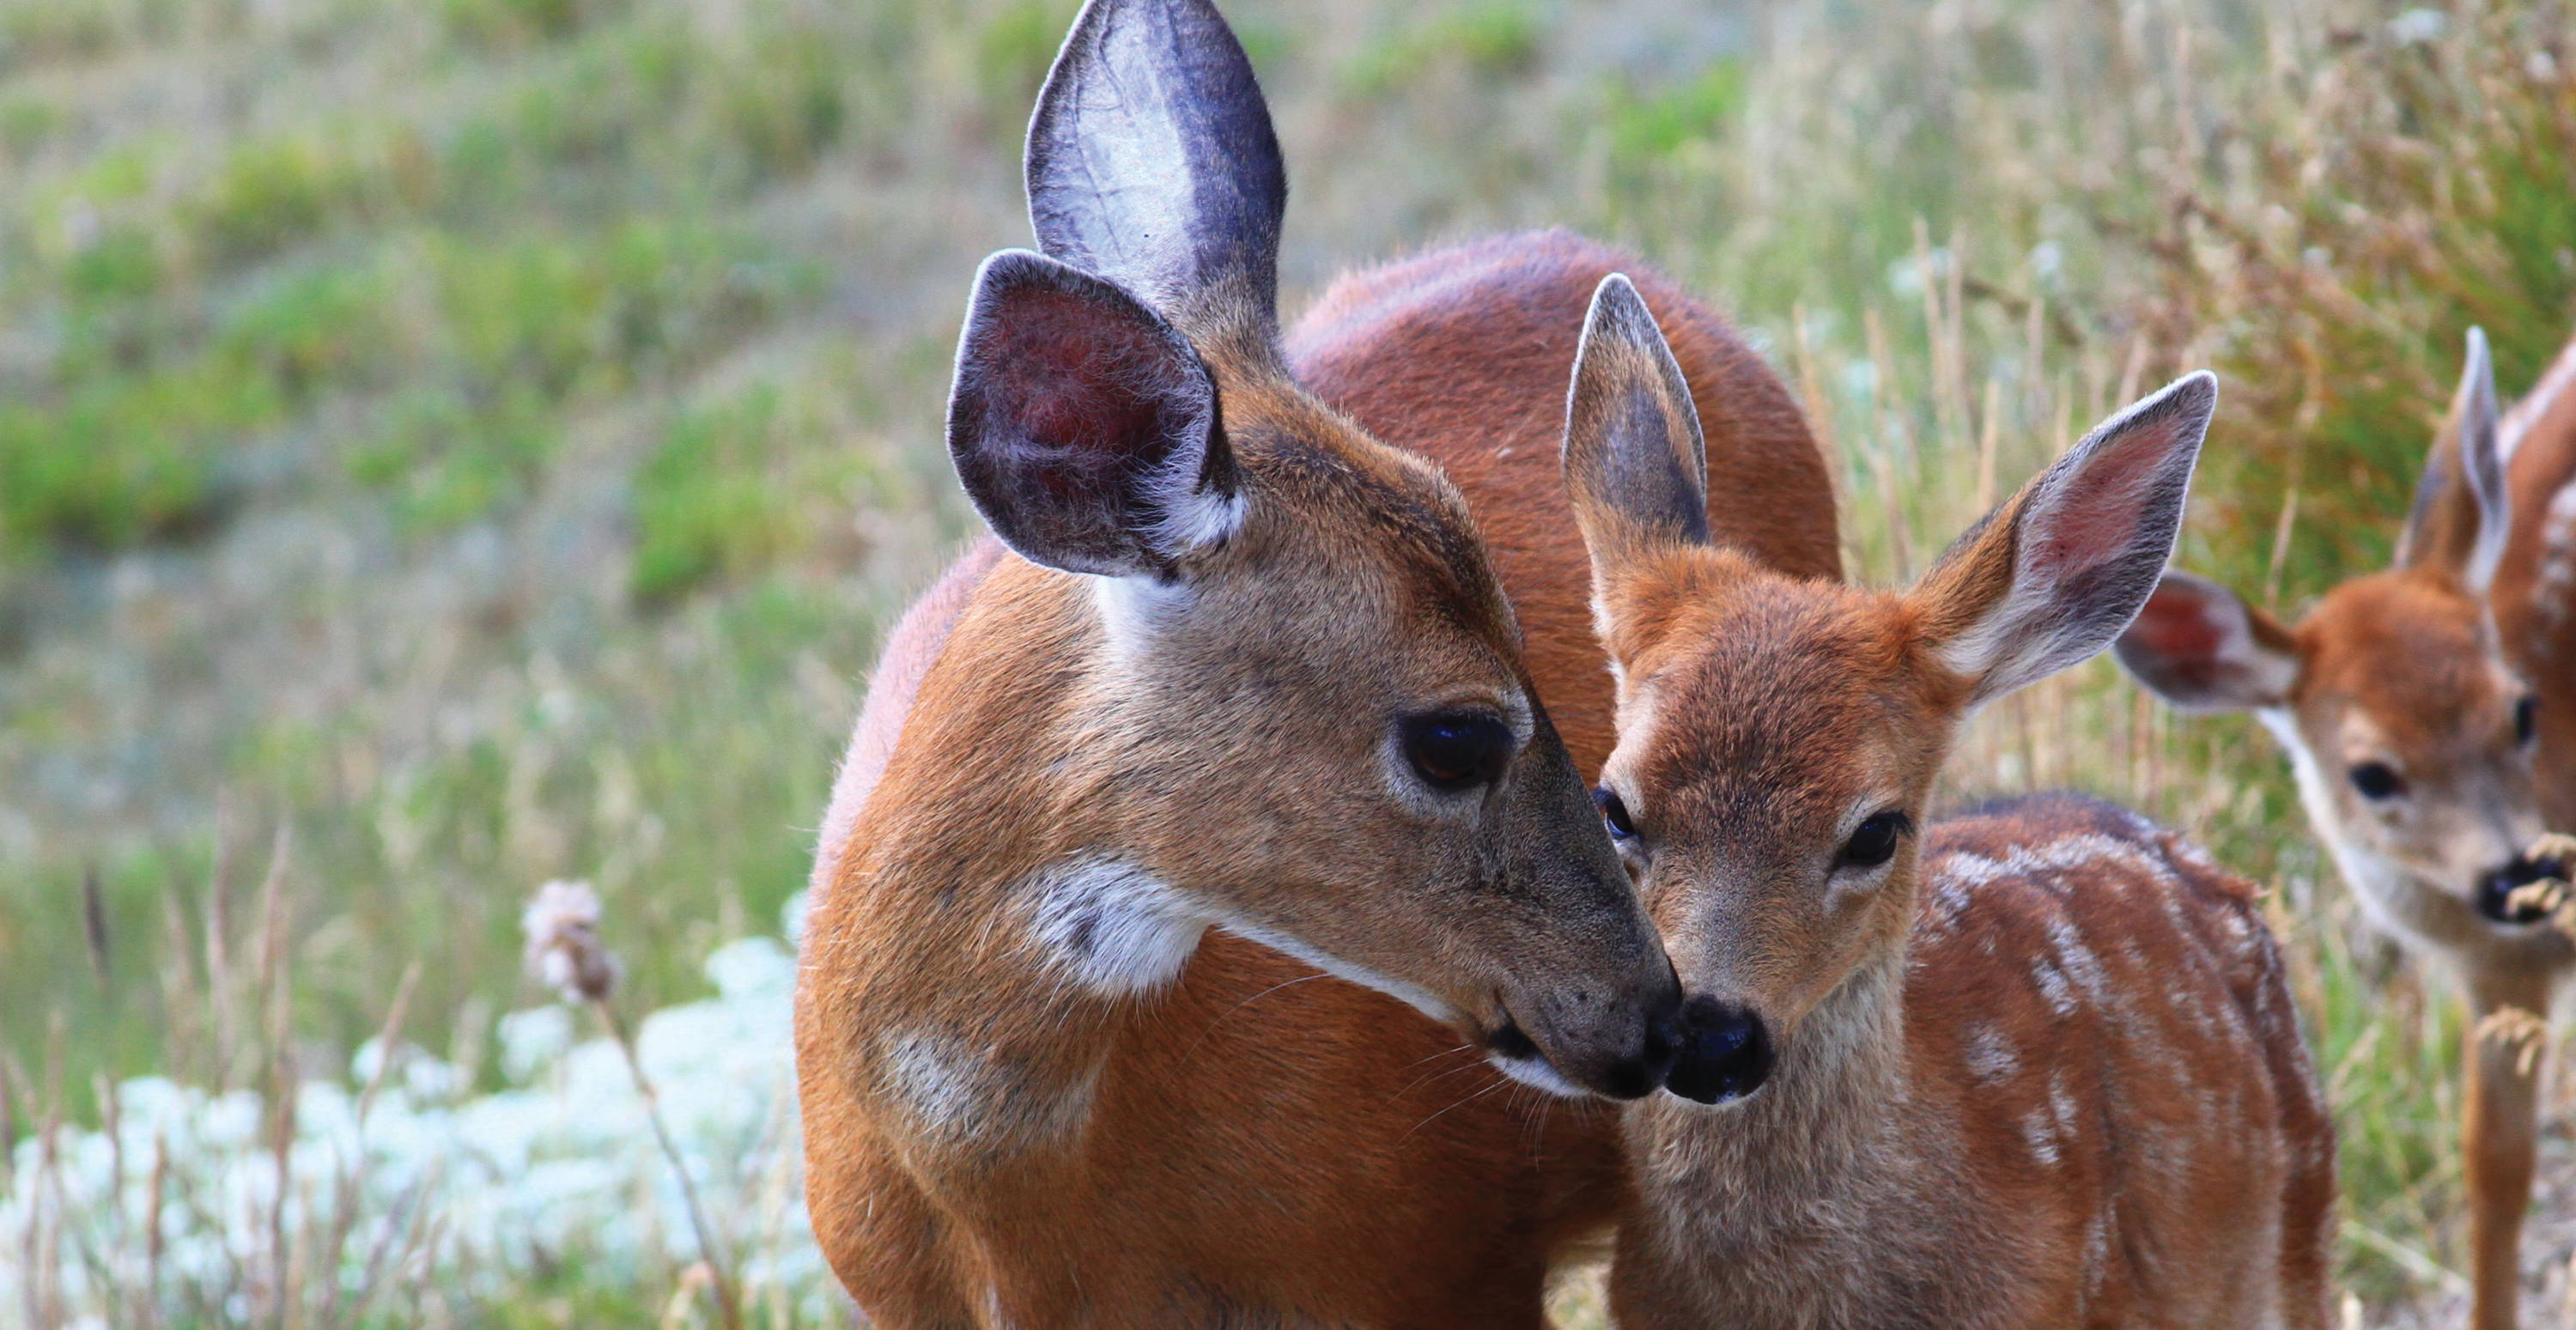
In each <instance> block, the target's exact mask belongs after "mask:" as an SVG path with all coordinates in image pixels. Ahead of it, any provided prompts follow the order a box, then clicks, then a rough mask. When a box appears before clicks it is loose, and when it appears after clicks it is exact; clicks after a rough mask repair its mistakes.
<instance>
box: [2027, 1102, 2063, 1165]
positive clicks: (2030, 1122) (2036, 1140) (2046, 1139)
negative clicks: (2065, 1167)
mask: <svg viewBox="0 0 2576 1330" xmlns="http://www.w3.org/2000/svg"><path fill="white" fill-rule="evenodd" d="M2021 1138H2022V1141H2023V1142H2024V1143H2025V1144H2027V1145H2029V1146H2030V1157H2031V1158H2033V1159H2036V1160H2038V1161H2039V1162H2041V1163H2043V1164H2046V1165H2049V1166H2050V1167H2052V1168H2053V1167H2055V1166H2056V1164H2057V1160H2058V1150H2057V1124H2056V1123H2055V1122H2054V1121H2052V1120H2051V1118H2050V1116H2049V1112H2048V1110H2047V1109H2044V1108H2034V1109H2032V1110H2031V1111H2029V1112H2028V1113H2025V1114H2023V1115H2022V1119H2021Z"/></svg>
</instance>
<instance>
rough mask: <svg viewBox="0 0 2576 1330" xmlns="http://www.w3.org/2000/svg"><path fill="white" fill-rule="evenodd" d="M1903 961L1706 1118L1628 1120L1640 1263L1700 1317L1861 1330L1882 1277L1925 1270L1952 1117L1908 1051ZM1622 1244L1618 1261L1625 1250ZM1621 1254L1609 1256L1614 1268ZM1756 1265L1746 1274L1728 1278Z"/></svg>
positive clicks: (1931, 1257) (1647, 1111) (1638, 1116)
mask: <svg viewBox="0 0 2576 1330" xmlns="http://www.w3.org/2000/svg"><path fill="white" fill-rule="evenodd" d="M1904 978H1905V961H1904V957H1903V956H1902V955H1897V956H1892V957H1888V958H1884V959H1882V960H1879V961H1874V962H1872V963H1871V964H1870V965H1869V966H1868V967H1866V968H1864V969H1863V970H1861V971H1858V972H1856V973H1854V974H1853V975H1852V976H1851V977H1850V978H1849V979H1847V980H1845V981H1844V982H1843V984H1842V985H1841V986H1840V987H1838V988H1836V989H1835V990H1834V992H1833V993H1832V994H1830V995H1828V996H1827V997H1826V999H1825V1000H1824V1002H1823V1003H1821V1004H1820V1005H1819V1006H1818V1007H1817V1008H1816V1009H1815V1010H1814V1011H1813V1012H1811V1013H1809V1014H1808V1016H1807V1018H1806V1019H1805V1020H1804V1021H1802V1022H1800V1024H1799V1026H1798V1028H1797V1030H1796V1031H1795V1032H1794V1033H1793V1034H1792V1036H1791V1037H1790V1038H1789V1039H1788V1040H1786V1041H1785V1042H1784V1043H1783V1045H1782V1048H1781V1056H1780V1061H1779V1063H1778V1064H1777V1065H1776V1066H1774V1067H1773V1069H1772V1072H1771V1076H1770V1078H1769V1080H1768V1081H1767V1082H1766V1083H1765V1085H1764V1087H1763V1089H1762V1090H1761V1091H1760V1092H1759V1093H1758V1094H1756V1095H1754V1096H1753V1097H1752V1098H1750V1099H1748V1100H1745V1101H1744V1102H1742V1103H1740V1104H1737V1105H1733V1106H1729V1107H1720V1108H1717V1109H1714V1110H1712V1109H1707V1108H1701V1107H1698V1106H1695V1105H1689V1104H1684V1103H1681V1102H1679V1101H1676V1100H1673V1099H1670V1098H1658V1099H1655V1100H1652V1101H1649V1102H1648V1103H1647V1104H1646V1105H1645V1106H1643V1107H1641V1108H1640V1109H1638V1110H1634V1111H1633V1112H1632V1115H1631V1117H1630V1119H1629V1143H1630V1157H1631V1160H1632V1165H1633V1167H1634V1168H1635V1170H1636V1175H1637V1181H1638V1187H1639V1189H1640V1191H1641V1193H1642V1194H1643V1197H1644V1200H1645V1205H1644V1206H1643V1209H1642V1213H1643V1214H1644V1216H1646V1217H1645V1218H1644V1219H1643V1220H1642V1221H1636V1222H1642V1223H1643V1225H1644V1226H1645V1231H1644V1232H1642V1233H1638V1232H1635V1231H1634V1228H1633V1225H1632V1230H1631V1232H1632V1234H1633V1235H1634V1237H1635V1238H1637V1239H1640V1240H1641V1246H1642V1248H1643V1251H1644V1252H1646V1253H1656V1254H1657V1255H1650V1256H1647V1257H1646V1259H1648V1260H1649V1261H1652V1262H1655V1263H1657V1264H1659V1265H1661V1266H1663V1268H1664V1274H1665V1276H1666V1277H1667V1278H1670V1279H1671V1280H1673V1281H1674V1283H1675V1284H1676V1286H1678V1287H1683V1288H1689V1289H1693V1290H1697V1291H1696V1292H1694V1293H1693V1294H1692V1296H1693V1297H1695V1298H1698V1299H1702V1300H1707V1299H1714V1300H1717V1301H1718V1302H1721V1303H1725V1304H1728V1305H1725V1306H1722V1307H1715V1306H1713V1307H1711V1308H1710V1309H1709V1310H1711V1311H1713V1312H1721V1311H1722V1312H1724V1313H1726V1314H1728V1315H1731V1316H1738V1317H1746V1316H1749V1317H1751V1318H1753V1319H1755V1320H1758V1321H1778V1322H1780V1323H1784V1324H1869V1323H1874V1322H1872V1321H1871V1317H1872V1316H1874V1315H1877V1314H1879V1313H1880V1312H1882V1311H1885V1310H1887V1303H1888V1292H1889V1283H1890V1281H1898V1282H1905V1281H1908V1280H1910V1279H1911V1277H1912V1276H1911V1275H1910V1274H1909V1272H1912V1271H1915V1270H1917V1268H1918V1267H1922V1266H1924V1264H1925V1263H1926V1262H1927V1261H1937V1253H1936V1252H1935V1250H1934V1249H1933V1247H1932V1246H1931V1242H1932V1239H1933V1238H1934V1237H1936V1236H1937V1232H1938V1228H1939V1224H1940V1219H1939V1217H1938V1216H1937V1215H1934V1214H1930V1213H1927V1210H1928V1209H1929V1208H1931V1207H1937V1206H1939V1205H1942V1204H1946V1203H1947V1201H1945V1200H1943V1199H1942V1198H1945V1197H1955V1195H1956V1194H1957V1189H1956V1188H1955V1187H1953V1186H1951V1185H1949V1183H1950V1180H1951V1179H1952V1178H1954V1177H1955V1176H1956V1174H1957V1167H1956V1160H1957V1158H1958V1155H1957V1153H1956V1149H1955V1141H1954V1140H1953V1139H1952V1138H1951V1136H1950V1134H1949V1133H1948V1132H1946V1131H1945V1130H1944V1129H1943V1128H1944V1124H1947V1123H1949V1122H1951V1121H1952V1120H1953V1119H1952V1115H1951V1114H1950V1113H1949V1112H1948V1111H1947V1108H1946V1105H1945V1104H1944V1103H1941V1102H1935V1101H1936V1100H1938V1098H1939V1095H1940V1089H1939V1087H1938V1086H1935V1085H1927V1084H1923V1083H1921V1082H1919V1081H1918V1078H1917V1077H1916V1076H1915V1074H1914V1073H1913V1071H1912V1069H1911V1067H1910V1065H1909V1062H1908V1057H1907V1041H1906V1037H1905V999H1904ZM1630 1240H1631V1239H1630V1237H1629V1236H1623V1237H1622V1239H1621V1243H1622V1250H1623V1252H1624V1251H1625V1250H1626V1248H1627V1244H1628V1242H1629V1241H1630ZM1625 1259H1626V1258H1625V1257H1624V1256H1623V1261H1624V1260H1625ZM1746 1269H1758V1270H1763V1271H1766V1272H1768V1273H1767V1274H1766V1276H1765V1277H1764V1278H1762V1279H1760V1280H1745V1279H1742V1278H1740V1277H1736V1276H1735V1275H1734V1274H1733V1273H1732V1272H1738V1271H1742V1270H1746Z"/></svg>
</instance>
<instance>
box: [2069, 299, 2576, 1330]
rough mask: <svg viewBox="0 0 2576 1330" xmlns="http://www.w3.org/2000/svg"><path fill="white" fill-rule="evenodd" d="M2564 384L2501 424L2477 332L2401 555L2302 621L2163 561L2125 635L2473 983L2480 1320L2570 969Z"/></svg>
mask: <svg viewBox="0 0 2576 1330" xmlns="http://www.w3.org/2000/svg"><path fill="white" fill-rule="evenodd" d="M2570 379H2576V347H2571V348H2570V349H2569V350H2568V351H2566V352H2563V353H2561V355H2560V357H2559V362H2558V364H2557V366H2556V367H2554V368H2553V369H2552V371H2551V373H2550V374H2549V376H2548V377H2547V378H2545V379H2544V380H2543V386H2542V388H2541V390H2539V391H2536V392H2534V393H2533V394H2532V396H2531V398H2530V399H2528V400H2526V401H2525V402H2524V403H2522V405H2521V406H2520V407H2519V408H2517V409H2516V411H2515V412H2514V414H2513V415H2512V416H2510V417H2503V418H2499V416H2498V414H2497V411H2496V396H2495V380H2494V371H2493V369H2492V368H2491V367H2490V363H2489V361H2488V358H2487V347H2486V339H2485V338H2484V337H2483V336H2482V335H2480V334H2479V333H2477V332H2474V331H2472V332H2471V333H2470V334H2469V346H2468V367H2467V370H2466V372H2465V373H2464V374H2463V375H2462V376H2461V379H2460V387H2459V392H2458V393H2457V395H2456V396H2455V398H2454V400H2453V402H2452V406H2451V411H2450V416H2449V419H2448V420H2447V421H2445V423H2444V425H2443V427H2442V431H2441V433H2440V435H2439V436H2438V439H2439V441H2438V442H2437V443H2436V444H2435V445H2434V448H2433V456H2432V460H2431V461H2430V462H2429V463H2427V464H2426V466H2425V469H2424V477H2423V480H2422V481H2421V483H2419V484H2418V486H2417V488H2416V501H2415V510H2414V513H2413V515H2412V516H2411V517H2410V518H2409V519H2408V523H2407V528H2406V533H2405V536H2404V539H2403V541H2402V543H2401V545H2400V547H2399V555H2398V560H2397V566H2396V567H2394V568H2391V569H2388V570H2387V571H2385V572H2379V573H2373V574H2370V575H2368V576H2365V577H2358V578H2354V579H2353V580H2351V581H2348V582H2345V583H2343V584H2342V585H2340V586H2337V587H2335V588H2334V589H2333V590H2331V591H2329V592H2327V593H2326V594H2325V596H2324V598H2323V599H2321V600H2319V601H2318V602H2317V605H2316V608H2314V609H2313V610H2311V611H2309V613H2308V615H2307V617H2306V618H2305V619H2303V620H2301V621H2300V622H2299V624H2298V625H2297V626H2296V627H2295V628H2293V627H2288V626H2284V625H2283V624H2281V623H2280V622H2279V621H2277V620H2275V619H2274V618H2273V617H2272V616H2271V615H2269V614H2266V613H2264V612H2263V611H2262V610H2260V609H2258V608H2256V607H2254V606H2252V605H2249V604H2247V603H2246V602H2245V601H2244V600H2243V599H2242V598H2241V597H2239V596H2237V595H2236V593H2234V592H2232V591H2230V590H2228V589H2227V588H2225V587H2222V586H2220V585H2218V584H2217V583H2214V582H2209V581H2206V580H2203V579H2201V578H2197V577H2192V576H2189V575H2187V574H2183V573H2169V574H2167V575H2166V577H2165V579H2164V582H2163V584H2162V585H2161V586H2159V587H2158V588H2157V590H2156V593H2155V596H2154V597H2153V598H2152V599H2150V600H2149V601H2148V602H2147V607H2146V609H2145V611H2144V612H2143V613H2142V614H2140V615H2139V617H2138V621H2137V623H2136V624H2134V625H2132V626H2131V627H2130V629H2129V631H2128V633H2127V634H2126V635H2125V636H2123V637H2122V638H2121V640H2120V659H2121V661H2122V662H2123V663H2125V664H2126V665H2127V666H2128V667H2129V669H2130V672H2131V673H2133V674H2135V675H2136V676H2137V677H2138V679H2139V680H2140V681H2141V682H2143V683H2144V684H2146V686H2147V687H2148V688H2150V689H2152V690H2154V691H2155V692H2156V693H2158V694H2160V695H2161V696H2163V697H2164V698H2165V699H2166V700H2167V701H2170V702H2172V703H2173V704H2175V705H2176V706H2179V707H2183V708H2185V709H2188V710H2193V711H2226V710H2251V711H2253V712H2255V713H2256V714H2257V715H2259V716H2260V717H2261V718H2262V719H2263V722H2264V724H2265V726H2266V727H2267V728H2269V729H2270V730H2271V731H2272V733H2273V734H2274V735H2275V736H2277V737H2278V738H2279V740H2280V742H2281V745H2282V746H2283V747H2284V748H2286V749H2288V750H2289V753H2290V762H2291V766H2292V769H2293V770H2295V771H2296V772H2297V775H2298V784H2299V792H2300V795H2301V796H2302V800H2303V802H2305V803H2306V805H2307V808H2308V817H2309V820H2310V821H2311V822H2313V823H2314V824H2315V825H2316V829H2317V833H2318V835H2319V836H2321V837H2322V838H2323V839H2324V841H2325V843H2326V847H2327V849H2328V850H2329V851H2330V852H2331V853H2332V854H2333V856H2334V860H2335V864H2336V866H2337V867H2338V868H2339V869H2341V871H2342V873H2343V877H2344V880H2345V881H2346V882H2348V883H2350V884H2351V886H2352V889H2353V893H2354V894H2355V895H2356V896H2358V897H2359V898H2360V900H2361V901H2362V903H2363V905H2364V906H2365V908H2366V909H2367V910H2368V911H2369V913H2370V915H2371V917H2372V918H2373V919H2374V920H2375V921H2376V922H2377V923H2379V924H2380V925H2381V926H2382V927H2383V928H2385V929H2386V930H2387V931H2388V932H2390V933H2393V934H2394V935H2395V936H2396V937H2397V938H2398V939H2399V940H2400V941H2402V942H2404V943H2405V944H2406V945H2407V946H2409V947H2410V948H2412V949H2413V950H2414V951H2416V952H2417V953H2418V954H2420V955H2423V956H2426V957H2428V958H2431V959H2432V960H2434V961H2436V962H2438V963H2440V964H2442V965H2444V966H2446V967H2448V968H2450V969H2452V970H2454V971H2456V972H2457V974H2458V975H2459V977H2460V979H2461V981H2462V982H2463V983H2464V985H2465V986H2466V988H2467V990H2468V997H2469V1001H2470V1003H2471V1006H2472V1008H2473V1012H2474V1014H2475V1015H2476V1016H2477V1017H2478V1018H2479V1019H2478V1030H2479V1035H2478V1037H2476V1038H2474V1039H2473V1040H2472V1041H2471V1046H2470V1050H2469V1054H2468V1061H2469V1067H2468V1104H2467V1115H2466V1116H2467V1121H2466V1123H2465V1125H2464V1131H2463V1140H2464V1143H2465V1148H2466V1152H2467V1159H2468V1168H2467V1170H2466V1172H2467V1179H2468V1209H2469V1230H2470V1248H2471V1258H2472V1262H2473V1272H2474V1278H2473V1280H2472V1281H2471V1289H2472V1297H2473V1299H2474V1303H2475V1308H2474V1316H2473V1323H2474V1324H2475V1325H2476V1326H2477V1327H2479V1330H2510V1327H2512V1326H2513V1324H2514V1323H2515V1319H2516V1317H2515V1304H2516V1302H2517V1301H2518V1300H2519V1295H2520V1284H2521V1280H2520V1272H2519V1264H2518V1260H2517V1257H2518V1247H2519V1239H2520V1235H2521V1230H2522V1216H2523V1211H2524V1210H2525V1209H2526V1208H2527V1207H2528V1206H2529V1204H2530V1199H2531V1176H2532V1167H2533V1160H2534V1158H2535V1152H2536V1148H2537V1132H2538V1120H2537V1119H2538V1112H2539V1093H2540V1086H2541V1084H2542V1083H2543V1082H2542V1080H2541V1075H2540V1073H2541V1065H2540V1060H2539V1051H2540V1050H2539V1048H2538V1047H2536V1046H2535V1045H2537V1044H2538V1043H2541V1042H2545V1041H2543V1040H2542V1039H2541V1037H2540V1036H2541V1030H2540V1027H2539V1024H2538V1018H2539V1017H2541V1016H2544V1015H2545V1014H2546V1013H2547V1012H2548V1010H2549V1001H2550V996H2551V989H2552V988H2553V986H2555V985H2556V984H2557V983H2558V982H2559V981H2560V980H2561V979H2563V978H2564V977H2565V975H2566V974H2567V973H2568V972H2569V970H2570V969H2576V941H2572V940H2571V938H2570V935H2569V934H2568V933H2567V932H2566V931H2565V930H2564V929H2563V928H2562V927H2553V926H2552V923H2553V921H2552V919H2551V913H2552V911H2551V909H2550V903H2551V902H2550V898H2549V889H2548V888H2547V887H2546V886H2543V885H2541V882H2542V880H2543V879H2546V878H2552V877H2560V876H2563V875H2564V873H2565V872H2566V869H2567V865H2566V864H2565V863H2564V862H2562V861H2560V859H2559V858H2558V857H2557V856H2555V855H2552V854H2550V853H2549V852H2548V851H2547V849H2546V848H2545V846H2539V844H2538V843H2539V842H2541V833H2542V832H2543V831H2544V830H2545V829H2548V828H2558V829H2568V828H2576V667H2571V666H2576V486H2571V484H2570V482H2571V480H2576V392H2564V391H2561V390H2562V389H2563V388H2564V387H2565V385H2566V384H2567V383H2568V381H2569V380H2570ZM2508 454H2510V457H2511V461H2510V463H2508V461H2507V460H2506V459H2507V455H2508ZM2536 847H2537V849H2536ZM2535 852H2537V854H2538V857H2534V856H2535ZM2515 1013H2521V1014H2520V1015H2516V1014H2515Z"/></svg>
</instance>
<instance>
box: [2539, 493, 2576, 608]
mask: <svg viewBox="0 0 2576 1330" xmlns="http://www.w3.org/2000/svg"><path fill="white" fill-rule="evenodd" d="M2531 608H2532V609H2533V610H2534V611H2535V612H2536V613H2538V614H2539V616H2540V621H2541V623H2542V624H2543V625H2544V626H2545V627H2546V628H2547V629H2550V630H2553V631H2554V630H2555V629H2557V628H2558V627H2559V626H2560V625H2561V624H2564V623H2566V622H2567V616H2568V615H2569V614H2570V613H2576V480H2570V481H2568V483H2566V484H2564V485H2561V486H2559V487H2558V493H2557V494H2556V495H2555V496H2553V497H2552V498H2551V499H2550V500H2549V511H2548V512H2547V513H2546V514H2545V515H2543V517H2542V518H2541V526H2540V569H2539V573H2538V575H2537V576H2536V577H2534V578H2533V579H2532V585H2531ZM2543 640H2544V641H2546V638H2544V639H2543Z"/></svg>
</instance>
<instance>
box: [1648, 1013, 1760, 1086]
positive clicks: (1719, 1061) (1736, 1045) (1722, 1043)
mask: <svg viewBox="0 0 2576 1330" xmlns="http://www.w3.org/2000/svg"><path fill="white" fill-rule="evenodd" d="M1683 1020H1684V1022H1685V1029H1686V1036H1685V1038H1684V1039H1683V1041H1682V1045H1681V1050H1680V1054H1679V1056H1677V1057H1676V1058H1675V1059H1674V1060H1673V1069H1672V1071H1671V1072H1670V1073H1669V1074H1668V1075H1666V1076H1665V1078H1664V1088H1665V1089H1667V1090H1670V1091H1672V1092H1673V1093H1674V1094H1677V1095H1680V1096H1681V1097H1682V1098H1684V1099H1691V1100H1696V1101H1698V1102H1700V1103H1703V1104H1716V1103H1723V1102H1725V1101H1726V1100H1729V1099H1740V1098H1742V1097H1744V1096H1745V1095H1749V1094H1751V1093H1753V1092H1754V1091H1756V1090H1759V1089H1761V1088H1762V1082H1763V1081H1764V1080H1766V1079H1768V1078H1769V1077H1770V1075H1771V1062H1772V1052H1771V1032H1770V1030H1769V1028H1768V1027H1767V1026H1765V1025H1764V1024H1763V1022H1762V1017H1761V1015H1760V1014H1759V1013H1756V1012H1754V1011H1753V1010H1752V1009H1750V1008H1747V1007H1739V1006H1737V1005H1735V1004H1733V1003H1729V1002H1719V1001H1717V1000H1715V999H1713V998H1705V997H1698V998H1693V999H1691V1001H1690V1004H1689V1006H1688V1007H1687V1008H1686V1009H1685V1010H1684V1012H1683Z"/></svg>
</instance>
